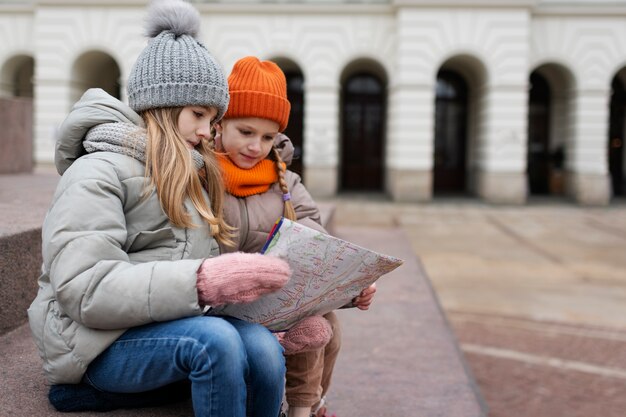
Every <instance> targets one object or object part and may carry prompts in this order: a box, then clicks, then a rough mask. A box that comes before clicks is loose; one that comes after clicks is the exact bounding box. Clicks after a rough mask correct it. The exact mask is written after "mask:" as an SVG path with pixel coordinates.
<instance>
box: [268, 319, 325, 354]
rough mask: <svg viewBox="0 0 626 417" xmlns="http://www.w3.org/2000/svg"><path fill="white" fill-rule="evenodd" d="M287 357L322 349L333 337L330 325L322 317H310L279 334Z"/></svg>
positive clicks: (279, 339)
mask: <svg viewBox="0 0 626 417" xmlns="http://www.w3.org/2000/svg"><path fill="white" fill-rule="evenodd" d="M277 337H278V341H279V342H280V344H281V345H282V347H283V348H284V349H285V355H293V354H296V353H303V352H310V351H312V350H317V349H321V348H323V347H324V346H326V344H328V342H329V341H330V338H331V337H333V329H332V328H331V327H330V323H329V322H328V320H326V319H325V318H324V317H322V316H310V317H306V318H304V319H302V320H300V321H299V322H297V323H296V324H295V325H294V326H293V327H292V328H291V329H289V330H287V331H286V332H283V333H278V334H277Z"/></svg>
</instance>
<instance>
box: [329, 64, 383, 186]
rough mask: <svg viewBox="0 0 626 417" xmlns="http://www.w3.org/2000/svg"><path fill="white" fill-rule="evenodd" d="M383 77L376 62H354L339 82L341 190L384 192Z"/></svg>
mask: <svg viewBox="0 0 626 417" xmlns="http://www.w3.org/2000/svg"><path fill="white" fill-rule="evenodd" d="M386 83H387V81H386V77H385V76H384V71H383V70H382V68H380V67H379V66H378V65H376V64H375V63H371V62H368V61H361V62H356V63H353V64H352V65H350V66H348V68H346V70H345V71H344V76H343V77H342V83H341V130H340V132H341V172H340V178H339V188H340V190H341V191H383V186H384V171H385V166H384V161H385V124H386V122H385V117H386V101H387V100H386V96H387V87H386Z"/></svg>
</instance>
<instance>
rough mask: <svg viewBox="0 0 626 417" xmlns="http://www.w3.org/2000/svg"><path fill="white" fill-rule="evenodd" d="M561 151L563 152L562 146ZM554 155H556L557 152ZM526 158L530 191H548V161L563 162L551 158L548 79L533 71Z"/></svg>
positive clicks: (531, 192) (532, 192)
mask: <svg viewBox="0 0 626 417" xmlns="http://www.w3.org/2000/svg"><path fill="white" fill-rule="evenodd" d="M557 152H559V151H558V150H557ZM560 152H561V153H562V150H561V151H560ZM555 157H556V159H558V155H556V156H555ZM561 159H562V157H561ZM527 161H528V168H527V169H528V189H529V192H530V194H534V195H541V194H549V193H550V184H549V179H550V169H551V163H557V164H558V163H559V162H561V163H562V160H561V161H558V160H557V161H551V155H550V86H549V84H548V81H547V80H546V79H545V78H544V77H543V76H542V75H540V74H539V73H538V72H536V71H535V72H533V73H532V74H530V92H529V94H528V152H527Z"/></svg>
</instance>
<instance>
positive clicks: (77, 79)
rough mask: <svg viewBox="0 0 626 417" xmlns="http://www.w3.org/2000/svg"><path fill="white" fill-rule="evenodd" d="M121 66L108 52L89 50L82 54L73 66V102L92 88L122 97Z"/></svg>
mask: <svg viewBox="0 0 626 417" xmlns="http://www.w3.org/2000/svg"><path fill="white" fill-rule="evenodd" d="M120 74H121V73H120V67H119V65H117V62H116V61H115V60H114V59H113V58H112V57H111V56H110V55H108V54H106V53H104V52H100V51H89V52H86V53H84V54H82V55H81V56H80V57H79V58H78V59H77V60H76V62H75V63H74V66H73V68H72V84H71V97H70V98H71V102H72V103H74V102H76V101H78V99H80V97H81V96H82V95H83V93H84V92H85V91H87V90H88V89H90V88H102V89H103V90H104V91H106V92H107V93H109V94H110V95H112V96H113V97H116V98H118V99H119V98H121V87H120Z"/></svg>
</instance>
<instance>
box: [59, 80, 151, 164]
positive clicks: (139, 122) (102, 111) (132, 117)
mask: <svg viewBox="0 0 626 417" xmlns="http://www.w3.org/2000/svg"><path fill="white" fill-rule="evenodd" d="M104 123H131V124H133V125H135V126H140V127H144V122H143V119H142V118H141V116H139V115H138V114H137V113H136V112H135V111H134V110H133V109H131V108H130V107H128V106H127V105H126V104H124V103H122V102H121V101H120V100H118V99H116V98H115V97H113V96H111V95H109V94H108V93H107V92H105V91H104V90H102V89H100V88H92V89H89V90H87V91H86V92H85V94H83V96H82V97H81V98H80V100H79V101H78V102H77V103H76V104H75V105H74V107H72V110H71V111H70V114H69V115H68V116H67V117H66V118H65V120H64V121H63V123H62V124H61V126H60V127H59V130H58V135H57V142H56V147H55V152H54V163H55V165H56V168H57V171H58V173H59V174H61V175H63V173H64V172H65V171H66V170H67V169H68V168H69V167H70V165H72V163H74V161H75V160H76V159H78V158H79V157H80V156H82V155H85V154H86V153H87V152H86V151H85V148H84V147H83V140H84V139H85V136H86V134H87V132H88V131H89V129H91V128H92V127H94V126H97V125H101V124H104Z"/></svg>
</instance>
